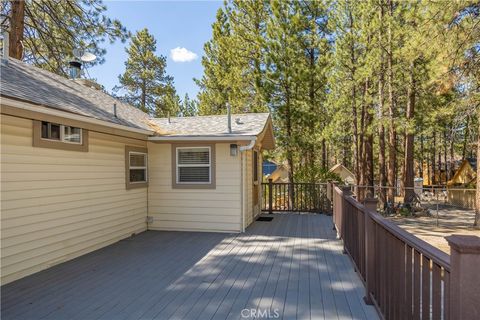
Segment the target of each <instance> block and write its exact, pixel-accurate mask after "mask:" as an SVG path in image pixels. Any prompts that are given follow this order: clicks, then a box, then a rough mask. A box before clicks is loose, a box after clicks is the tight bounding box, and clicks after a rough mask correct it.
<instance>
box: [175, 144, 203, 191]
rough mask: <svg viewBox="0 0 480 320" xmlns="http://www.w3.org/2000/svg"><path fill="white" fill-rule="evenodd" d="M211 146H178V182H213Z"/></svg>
mask: <svg viewBox="0 0 480 320" xmlns="http://www.w3.org/2000/svg"><path fill="white" fill-rule="evenodd" d="M211 168H212V167H211V149H210V147H192V148H187V147H185V148H184V147H182V148H177V183H189V184H190V183H193V184H208V183H211Z"/></svg>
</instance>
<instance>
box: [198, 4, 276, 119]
mask: <svg viewBox="0 0 480 320" xmlns="http://www.w3.org/2000/svg"><path fill="white" fill-rule="evenodd" d="M266 17H267V7H266V2H263V1H258V0H248V1H239V0H233V1H229V2H227V3H226V5H225V8H222V9H219V10H218V12H217V20H216V21H215V23H214V24H213V38H212V40H210V41H209V42H207V43H206V44H205V47H204V48H205V55H204V57H203V58H202V65H203V66H204V75H203V77H202V78H201V79H197V80H196V82H197V84H198V85H199V87H200V93H199V95H198V100H199V111H200V113H201V114H221V113H226V107H225V106H226V103H227V102H228V103H230V105H231V106H232V110H233V112H237V113H244V112H265V111H267V105H266V102H265V100H264V99H263V83H262V81H263V66H264V52H263V47H262V39H263V36H264V34H265V28H266Z"/></svg>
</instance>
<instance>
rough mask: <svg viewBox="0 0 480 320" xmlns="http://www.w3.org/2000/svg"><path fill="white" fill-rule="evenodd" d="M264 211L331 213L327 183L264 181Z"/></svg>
mask: <svg viewBox="0 0 480 320" xmlns="http://www.w3.org/2000/svg"><path fill="white" fill-rule="evenodd" d="M262 194H263V197H262V198H263V204H262V211H268V212H269V213H272V212H274V211H289V212H294V211H298V212H300V211H301V212H317V213H330V212H331V202H330V200H329V199H328V197H327V184H326V183H301V182H295V183H278V182H276V183H274V182H272V181H271V180H270V181H269V182H268V183H262Z"/></svg>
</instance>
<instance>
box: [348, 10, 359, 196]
mask: <svg viewBox="0 0 480 320" xmlns="http://www.w3.org/2000/svg"><path fill="white" fill-rule="evenodd" d="M349 20H350V28H351V29H352V30H353V16H352V13H351V12H350V13H349ZM353 41H354V40H352V43H351V44H350V63H351V65H352V69H351V74H350V77H351V79H352V81H351V82H352V88H351V90H350V94H351V97H350V99H351V100H352V101H351V102H350V103H351V108H352V118H353V119H352V121H353V161H354V167H355V183H356V184H357V185H358V184H360V179H361V176H360V142H359V139H358V114H357V105H356V98H357V87H356V83H355V64H356V59H355V46H354V43H353ZM358 190H359V188H357V189H356V195H357V196H358Z"/></svg>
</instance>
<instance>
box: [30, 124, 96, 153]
mask: <svg viewBox="0 0 480 320" xmlns="http://www.w3.org/2000/svg"><path fill="white" fill-rule="evenodd" d="M32 145H33V146H34V147H39V148H50V149H58V150H66V151H82V152H88V130H86V129H83V128H79V127H73V126H69V125H65V124H59V123H55V122H49V121H40V120H33V143H32Z"/></svg>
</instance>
